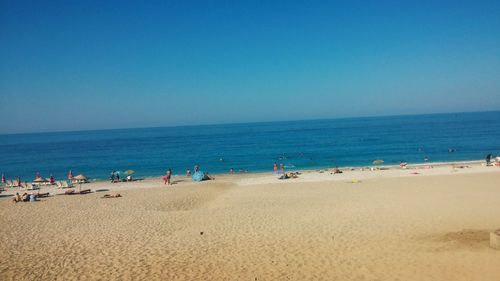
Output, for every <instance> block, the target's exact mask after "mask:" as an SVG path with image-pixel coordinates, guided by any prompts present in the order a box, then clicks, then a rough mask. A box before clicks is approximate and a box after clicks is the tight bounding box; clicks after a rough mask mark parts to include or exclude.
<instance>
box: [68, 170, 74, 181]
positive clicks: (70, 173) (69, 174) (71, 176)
mask: <svg viewBox="0 0 500 281" xmlns="http://www.w3.org/2000/svg"><path fill="white" fill-rule="evenodd" d="M72 178H73V172H71V170H69V172H68V179H72Z"/></svg>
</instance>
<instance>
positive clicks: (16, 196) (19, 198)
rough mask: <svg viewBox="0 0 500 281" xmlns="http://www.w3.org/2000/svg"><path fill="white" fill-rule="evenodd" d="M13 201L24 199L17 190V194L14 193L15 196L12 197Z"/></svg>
mask: <svg viewBox="0 0 500 281" xmlns="http://www.w3.org/2000/svg"><path fill="white" fill-rule="evenodd" d="M12 201H13V202H14V203H17V202H21V201H22V198H21V195H19V192H16V195H14V198H12Z"/></svg>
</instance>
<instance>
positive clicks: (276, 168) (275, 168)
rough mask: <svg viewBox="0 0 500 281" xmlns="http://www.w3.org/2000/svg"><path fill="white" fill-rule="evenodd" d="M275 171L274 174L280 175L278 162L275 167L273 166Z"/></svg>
mask: <svg viewBox="0 0 500 281" xmlns="http://www.w3.org/2000/svg"><path fill="white" fill-rule="evenodd" d="M273 170H274V173H275V174H277V173H278V164H276V162H274V165H273Z"/></svg>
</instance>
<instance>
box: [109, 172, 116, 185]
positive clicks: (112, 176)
mask: <svg viewBox="0 0 500 281" xmlns="http://www.w3.org/2000/svg"><path fill="white" fill-rule="evenodd" d="M109 179H110V180H111V183H114V182H115V171H113V172H111V176H110V177H109Z"/></svg>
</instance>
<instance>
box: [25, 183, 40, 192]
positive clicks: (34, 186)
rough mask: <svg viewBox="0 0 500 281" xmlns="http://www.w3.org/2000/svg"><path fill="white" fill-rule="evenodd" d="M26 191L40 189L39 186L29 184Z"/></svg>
mask: <svg viewBox="0 0 500 281" xmlns="http://www.w3.org/2000/svg"><path fill="white" fill-rule="evenodd" d="M25 189H26V190H35V189H40V187H39V186H38V185H34V184H32V183H27V184H26V186H25Z"/></svg>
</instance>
